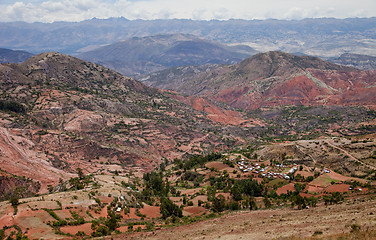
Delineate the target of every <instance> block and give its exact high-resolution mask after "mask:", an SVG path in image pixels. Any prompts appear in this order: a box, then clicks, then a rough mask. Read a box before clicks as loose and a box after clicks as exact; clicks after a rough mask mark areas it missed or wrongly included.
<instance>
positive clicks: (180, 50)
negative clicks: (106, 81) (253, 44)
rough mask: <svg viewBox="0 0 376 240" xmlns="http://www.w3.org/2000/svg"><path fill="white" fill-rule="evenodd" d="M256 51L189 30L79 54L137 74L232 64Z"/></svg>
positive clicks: (126, 41) (125, 71)
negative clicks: (187, 32)
mask: <svg viewBox="0 0 376 240" xmlns="http://www.w3.org/2000/svg"><path fill="white" fill-rule="evenodd" d="M254 53H256V51H255V50H253V49H252V48H250V47H247V46H243V47H239V46H233V47H229V46H226V45H223V44H220V43H217V42H213V41H208V40H205V39H202V38H198V37H196V36H194V35H190V34H164V35H155V36H148V37H142V38H140V37H134V38H131V39H129V40H124V41H121V42H117V43H114V44H110V45H107V46H104V47H100V48H98V49H94V50H91V51H88V52H84V53H82V54H80V55H78V57H79V58H81V59H85V60H89V61H92V62H97V63H99V64H102V65H104V66H107V67H109V68H112V69H114V70H116V71H118V72H120V73H122V74H124V75H127V76H134V75H136V76H137V75H139V74H147V73H150V72H156V71H159V70H163V69H166V68H169V67H175V66H185V65H188V66H189V65H203V64H209V63H211V64H232V63H236V62H239V61H241V60H243V59H244V58H246V57H249V56H251V55H253V54H254Z"/></svg>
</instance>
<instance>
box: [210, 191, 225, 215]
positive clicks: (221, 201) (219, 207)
mask: <svg viewBox="0 0 376 240" xmlns="http://www.w3.org/2000/svg"><path fill="white" fill-rule="evenodd" d="M225 207H226V200H225V197H224V196H223V195H221V194H220V195H219V196H218V197H215V198H214V200H213V207H212V208H213V211H214V212H223V210H225Z"/></svg>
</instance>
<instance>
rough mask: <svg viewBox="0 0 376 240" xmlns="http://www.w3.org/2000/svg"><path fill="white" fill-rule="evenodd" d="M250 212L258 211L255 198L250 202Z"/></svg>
mask: <svg viewBox="0 0 376 240" xmlns="http://www.w3.org/2000/svg"><path fill="white" fill-rule="evenodd" d="M249 210H251V211H252V210H257V204H256V201H255V199H254V198H253V197H252V198H251V199H250V200H249Z"/></svg>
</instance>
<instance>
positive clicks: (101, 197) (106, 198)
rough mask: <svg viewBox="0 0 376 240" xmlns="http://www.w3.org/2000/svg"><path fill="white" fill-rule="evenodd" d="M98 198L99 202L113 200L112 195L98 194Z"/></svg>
mask: <svg viewBox="0 0 376 240" xmlns="http://www.w3.org/2000/svg"><path fill="white" fill-rule="evenodd" d="M98 199H99V200H100V201H101V203H111V202H112V201H113V200H114V198H113V197H106V196H98Z"/></svg>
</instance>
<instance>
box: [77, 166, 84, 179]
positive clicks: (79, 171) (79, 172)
mask: <svg viewBox="0 0 376 240" xmlns="http://www.w3.org/2000/svg"><path fill="white" fill-rule="evenodd" d="M76 170H77V175H78V177H79V178H80V180H82V179H84V177H85V175H84V173H83V172H82V169H81V168H77V169H76Z"/></svg>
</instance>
